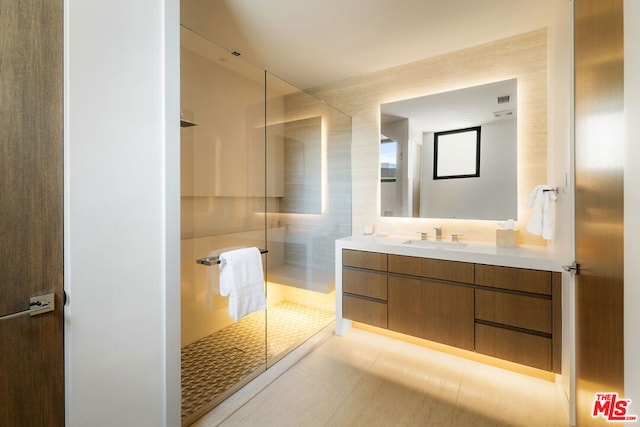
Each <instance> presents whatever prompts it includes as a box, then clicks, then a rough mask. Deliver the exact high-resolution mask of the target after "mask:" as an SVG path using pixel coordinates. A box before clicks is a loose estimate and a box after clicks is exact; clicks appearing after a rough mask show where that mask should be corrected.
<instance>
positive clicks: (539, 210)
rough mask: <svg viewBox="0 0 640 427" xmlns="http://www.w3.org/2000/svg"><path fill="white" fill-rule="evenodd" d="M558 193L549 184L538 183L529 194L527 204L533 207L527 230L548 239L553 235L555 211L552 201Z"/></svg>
mask: <svg viewBox="0 0 640 427" xmlns="http://www.w3.org/2000/svg"><path fill="white" fill-rule="evenodd" d="M544 190H548V191H544ZM556 198H557V197H556V193H555V191H553V188H551V187H550V186H548V185H537V186H536V187H535V188H534V189H533V190H532V191H531V194H530V195H529V199H528V200H527V206H528V207H530V208H533V211H532V212H531V219H530V220H529V223H528V224H527V231H528V232H530V233H532V234H535V235H537V236H542V237H543V238H544V239H546V240H550V239H551V238H552V237H553V212H552V210H551V202H552V201H554V200H556Z"/></svg>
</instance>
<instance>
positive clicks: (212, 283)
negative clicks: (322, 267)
mask: <svg viewBox="0 0 640 427" xmlns="http://www.w3.org/2000/svg"><path fill="white" fill-rule="evenodd" d="M241 248H243V246H229V247H226V248H222V249H215V250H212V251H211V252H209V254H208V255H207V258H213V257H216V258H218V259H219V257H220V254H221V253H223V252H226V251H230V250H233V249H241ZM218 265H219V264H213V265H210V266H207V272H206V274H207V277H206V283H207V291H206V301H207V308H211V303H212V302H213V298H214V295H220V272H219V271H218Z"/></svg>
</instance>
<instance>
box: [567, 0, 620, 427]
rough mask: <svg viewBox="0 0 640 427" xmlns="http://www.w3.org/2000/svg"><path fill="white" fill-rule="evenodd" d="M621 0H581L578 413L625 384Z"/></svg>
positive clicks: (583, 418) (577, 41)
mask: <svg viewBox="0 0 640 427" xmlns="http://www.w3.org/2000/svg"><path fill="white" fill-rule="evenodd" d="M622 4H623V0H576V1H575V2H574V20H575V22H574V32H575V33H574V46H575V170H576V177H575V184H576V194H575V221H576V225H575V233H576V261H577V262H578V263H579V264H580V274H579V275H577V276H576V389H577V390H576V421H577V425H578V426H580V427H583V426H591V425H607V424H608V423H607V420H606V419H605V418H604V417H598V418H593V417H592V408H593V404H594V398H595V393H598V392H617V393H619V394H620V395H622V394H623V392H624V363H623V362H624V360H623V356H624V348H623V343H624V341H623V285H624V283H623V233H624V223H623V161H624V159H623V117H622V114H623V77H624V76H623V71H624V70H623V63H624V58H623V57H624V51H623V18H622V16H623V15H622V12H623V11H622V9H623V7H622Z"/></svg>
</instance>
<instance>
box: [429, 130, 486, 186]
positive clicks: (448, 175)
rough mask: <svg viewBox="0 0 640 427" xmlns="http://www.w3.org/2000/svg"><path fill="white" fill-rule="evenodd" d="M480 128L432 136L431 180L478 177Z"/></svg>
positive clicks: (445, 132) (449, 131)
mask: <svg viewBox="0 0 640 427" xmlns="http://www.w3.org/2000/svg"><path fill="white" fill-rule="evenodd" d="M480 129H481V128H480V126H476V127H472V128H468V129H454V130H448V131H444V132H436V133H435V134H434V144H433V179H452V178H476V177H479V176H480Z"/></svg>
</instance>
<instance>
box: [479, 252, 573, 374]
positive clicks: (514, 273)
mask: <svg viewBox="0 0 640 427" xmlns="http://www.w3.org/2000/svg"><path fill="white" fill-rule="evenodd" d="M561 280H562V277H561V274H560V273H554V272H550V271H541V270H528V269H522V268H512V267H499V266H494V265H483V264H476V266H475V284H476V290H475V319H476V320H475V350H476V351H477V352H478V353H482V354H486V355H489V356H494V357H498V358H500V359H505V360H509V361H512V362H516V363H521V364H523V365H527V366H533V367H535V368H539V369H543V370H546V371H552V372H556V373H559V372H560V363H561V345H562V344H561V336H562V328H561V317H562V312H561V303H560V301H561V295H560V292H561Z"/></svg>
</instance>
